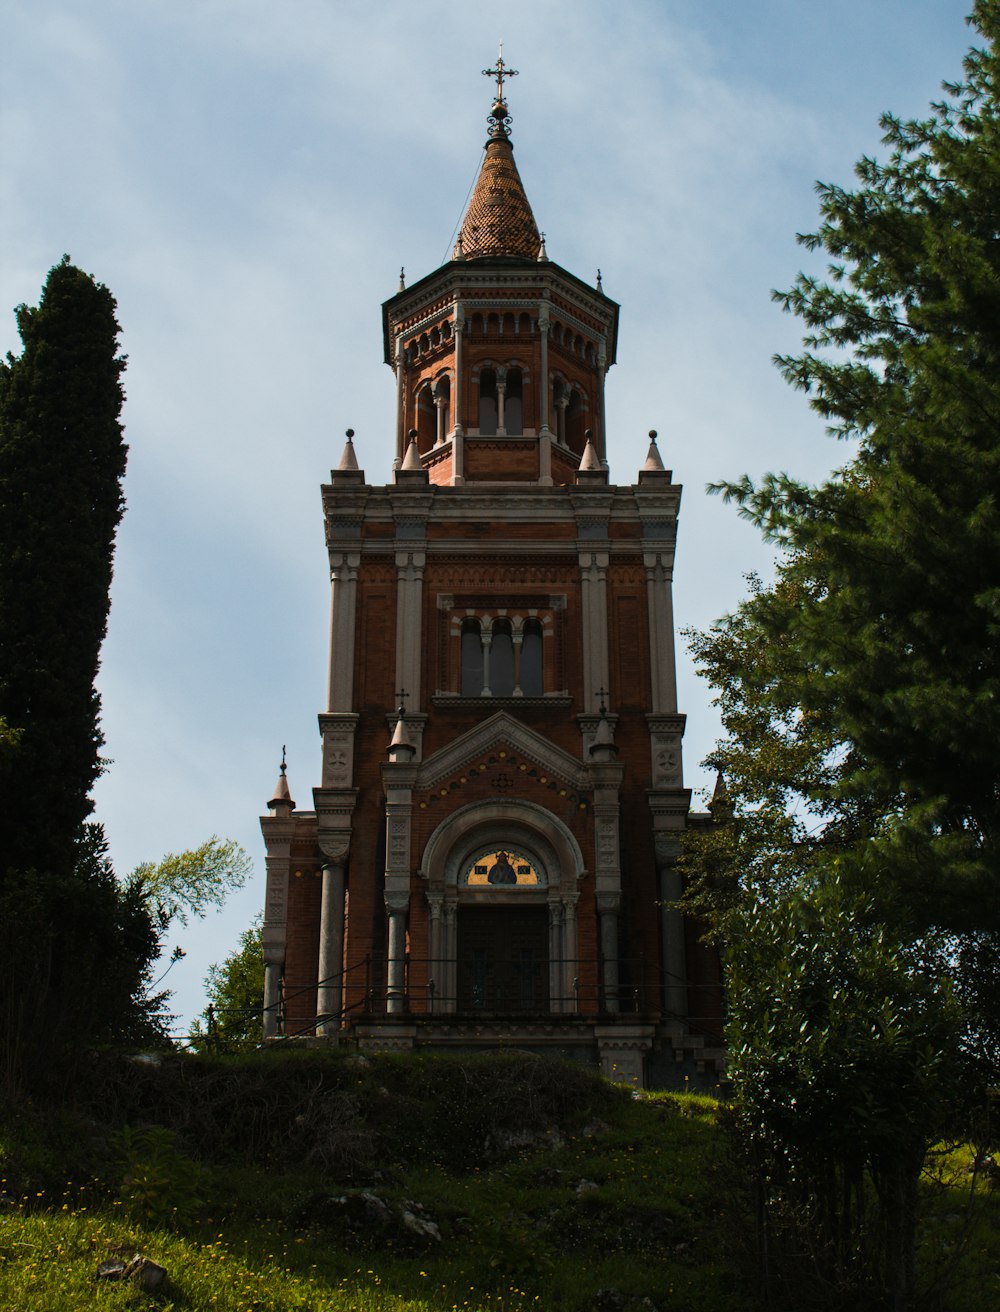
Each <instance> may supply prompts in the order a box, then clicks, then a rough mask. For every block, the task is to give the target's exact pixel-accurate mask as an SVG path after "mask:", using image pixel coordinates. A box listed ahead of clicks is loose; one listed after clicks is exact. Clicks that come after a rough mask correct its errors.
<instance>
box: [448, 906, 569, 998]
mask: <svg viewBox="0 0 1000 1312" xmlns="http://www.w3.org/2000/svg"><path fill="white" fill-rule="evenodd" d="M458 1009H459V1011H464V1012H469V1011H473V1012H489V1013H491V1014H493V1015H501V1016H511V1015H536V1014H538V1013H545V1012H547V1011H548V1009H549V912H548V908H547V907H538V906H535V907H506V906H499V907H498V906H481V907H468V906H466V907H460V908H459V912H458Z"/></svg>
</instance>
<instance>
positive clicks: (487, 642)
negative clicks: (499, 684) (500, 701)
mask: <svg viewBox="0 0 1000 1312" xmlns="http://www.w3.org/2000/svg"><path fill="white" fill-rule="evenodd" d="M480 636H481V639H482V644H483V691H482V696H483V697H492V695H493V694H492V693H491V692H490V648H491V647H492V645H493V634H492V633H483V634H481V635H480Z"/></svg>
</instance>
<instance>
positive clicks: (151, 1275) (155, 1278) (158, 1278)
mask: <svg viewBox="0 0 1000 1312" xmlns="http://www.w3.org/2000/svg"><path fill="white" fill-rule="evenodd" d="M166 1278H167V1268H166V1267H165V1266H160V1264H159V1262H154V1261H153V1260H152V1258H149V1257H145V1256H144V1255H143V1254H142V1253H133V1254H132V1256H131V1257H130V1258H129V1259H128V1260H127V1261H126V1260H125V1259H124V1258H121V1257H110V1258H108V1259H107V1260H106V1261H104V1262H101V1263H100V1265H99V1266H98V1268H97V1279H98V1280H132V1281H134V1283H135V1284H136V1285H138V1287H139V1288H140V1289H141V1290H142V1291H143V1293H144V1294H151V1293H153V1291H154V1290H156V1289H159V1287H160V1285H162V1284H163V1282H164V1280H166Z"/></svg>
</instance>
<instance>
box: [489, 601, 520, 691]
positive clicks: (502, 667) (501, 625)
mask: <svg viewBox="0 0 1000 1312" xmlns="http://www.w3.org/2000/svg"><path fill="white" fill-rule="evenodd" d="M490 690H491V692H492V693H493V696H494V697H513V695H514V638H513V635H512V633H511V627H510V621H509V620H494V622H493V640H492V642H491V643H490Z"/></svg>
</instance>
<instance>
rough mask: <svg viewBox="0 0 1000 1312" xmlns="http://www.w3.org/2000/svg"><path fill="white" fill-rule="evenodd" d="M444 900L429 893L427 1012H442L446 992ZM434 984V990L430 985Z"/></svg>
mask: <svg viewBox="0 0 1000 1312" xmlns="http://www.w3.org/2000/svg"><path fill="white" fill-rule="evenodd" d="M443 902H444V898H443V896H442V894H440V893H428V894H427V905H428V907H429V908H430V913H431V920H430V934H429V935H428V945H427V947H428V956H429V958H430V960H429V961H428V963H427V979H428V990H427V994H428V996H427V1010H428V1011H442V1010H443V1009H444V1008H443V1006H442V995H443V994H444V992H445V987H446V986H445V972H444V962H443V961H442V960H441V912H442V904H443ZM431 984H433V986H434V987H433V988H431V987H430V985H431Z"/></svg>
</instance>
